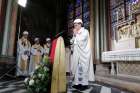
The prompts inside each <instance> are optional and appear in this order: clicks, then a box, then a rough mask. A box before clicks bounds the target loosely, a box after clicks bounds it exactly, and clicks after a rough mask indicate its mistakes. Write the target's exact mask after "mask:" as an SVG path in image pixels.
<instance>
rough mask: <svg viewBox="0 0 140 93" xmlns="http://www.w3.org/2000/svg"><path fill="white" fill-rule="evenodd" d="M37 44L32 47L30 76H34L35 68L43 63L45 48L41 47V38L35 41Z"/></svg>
mask: <svg viewBox="0 0 140 93" xmlns="http://www.w3.org/2000/svg"><path fill="white" fill-rule="evenodd" d="M34 42H35V44H34V45H32V47H31V57H30V64H29V74H30V75H31V74H33V73H34V71H35V68H36V67H37V66H38V65H39V64H40V62H41V61H42V55H43V47H42V46H41V45H40V42H39V38H35V39H34Z"/></svg>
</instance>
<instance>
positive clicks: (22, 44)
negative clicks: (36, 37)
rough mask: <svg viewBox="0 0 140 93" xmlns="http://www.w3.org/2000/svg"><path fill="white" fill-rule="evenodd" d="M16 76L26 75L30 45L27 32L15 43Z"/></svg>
mask: <svg viewBox="0 0 140 93" xmlns="http://www.w3.org/2000/svg"><path fill="white" fill-rule="evenodd" d="M17 45H18V46H17V73H16V74H17V76H27V75H28V62H29V55H30V48H31V44H30V41H29V40H28V32H27V31H24V32H23V36H22V37H21V38H20V39H19V40H18V43H17Z"/></svg>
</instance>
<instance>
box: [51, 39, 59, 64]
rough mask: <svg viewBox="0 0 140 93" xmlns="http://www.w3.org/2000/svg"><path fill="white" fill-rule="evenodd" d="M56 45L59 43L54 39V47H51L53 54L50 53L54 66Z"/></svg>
mask: <svg viewBox="0 0 140 93" xmlns="http://www.w3.org/2000/svg"><path fill="white" fill-rule="evenodd" d="M56 43H57V39H54V40H53V42H52V47H51V52H50V59H51V63H52V64H53V62H54V55H55V49H56Z"/></svg>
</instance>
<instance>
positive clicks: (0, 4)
mask: <svg viewBox="0 0 140 93" xmlns="http://www.w3.org/2000/svg"><path fill="white" fill-rule="evenodd" d="M6 2H7V0H0V54H1V51H2V41H3V29H4V21H5V13H6V6H7V3H6Z"/></svg>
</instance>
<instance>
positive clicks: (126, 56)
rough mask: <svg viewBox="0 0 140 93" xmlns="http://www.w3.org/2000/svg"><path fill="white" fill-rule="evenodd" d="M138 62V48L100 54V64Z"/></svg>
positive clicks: (139, 55) (139, 58) (139, 53)
mask: <svg viewBox="0 0 140 93" xmlns="http://www.w3.org/2000/svg"><path fill="white" fill-rule="evenodd" d="M114 61H140V48H138V49H129V50H118V51H108V52H103V53H102V62H114Z"/></svg>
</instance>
